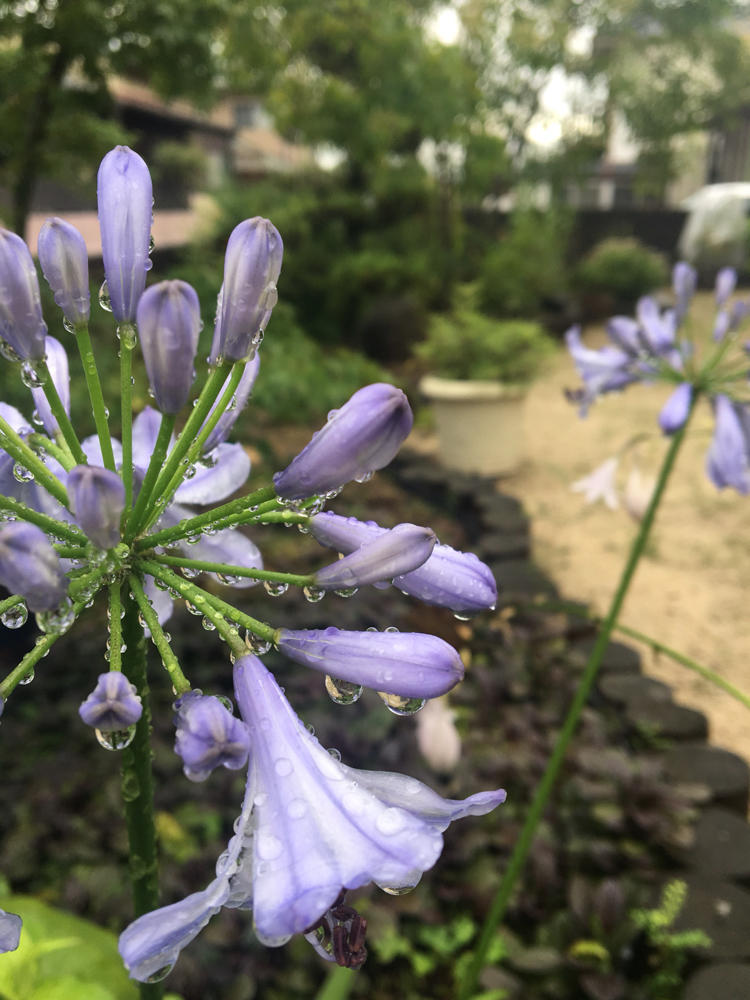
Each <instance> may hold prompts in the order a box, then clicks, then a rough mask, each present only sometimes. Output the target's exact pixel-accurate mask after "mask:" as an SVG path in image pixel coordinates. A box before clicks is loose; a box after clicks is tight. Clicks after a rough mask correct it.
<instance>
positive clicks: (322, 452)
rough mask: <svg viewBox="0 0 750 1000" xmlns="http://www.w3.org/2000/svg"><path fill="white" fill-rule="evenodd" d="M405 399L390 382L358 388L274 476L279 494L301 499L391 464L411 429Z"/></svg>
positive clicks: (410, 416)
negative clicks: (281, 470) (282, 469)
mask: <svg viewBox="0 0 750 1000" xmlns="http://www.w3.org/2000/svg"><path fill="white" fill-rule="evenodd" d="M413 421H414V418H413V416H412V412H411V408H410V407H409V402H408V400H407V398H406V396H405V395H404V394H403V392H402V391H401V390H400V389H397V388H396V387H395V386H393V385H388V384H387V383H385V382H375V383H374V384H373V385H366V386H365V387H364V388H363V389H359V390H357V392H355V393H354V395H353V396H352V397H351V398H350V399H349V400H347V402H346V403H344V405H343V406H342V407H341V409H340V410H332V411H331V413H329V415H328V422H327V423H326V424H324V426H323V427H321V429H320V430H319V431H317V432H316V433H315V434H314V435H313V437H312V440H311V441H310V443H309V444H307V445H306V446H305V447H304V448H303V449H302V451H301V452H300V453H299V455H297V456H296V458H294V459H292V461H291V463H290V464H289V465H288V466H287V467H286V469H284V471H283V472H277V473H276V475H275V476H274V477H273V482H274V486H275V487H276V492H277V494H278V495H279V496H280V497H285V498H286V499H288V500H299V499H302V498H304V497H309V496H313V495H315V494H319V493H329V492H331V491H333V490H338V489H340V488H341V487H342V486H343V485H344V484H345V483H348V482H349V481H350V480H352V479H364V478H366V477H368V476H369V475H370V474H371V473H372V472H374V471H375V470H377V469H382V468H383V467H384V466H386V465H388V463H389V462H390V461H391V459H392V458H393V457H394V456H395V454H396V452H397V451H398V450H399V448H400V447H401V445H402V444H403V442H404V441H405V440H406V438H407V437H408V435H409V432H410V431H411V427H412V423H413Z"/></svg>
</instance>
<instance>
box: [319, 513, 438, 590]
mask: <svg viewBox="0 0 750 1000" xmlns="http://www.w3.org/2000/svg"><path fill="white" fill-rule="evenodd" d="M436 542H437V538H436V536H435V532H434V531H432V530H431V529H430V528H420V527H419V526H418V525H416V524H397V525H396V527H395V528H391V530H390V531H386V532H384V533H383V534H382V535H377V536H376V537H374V538H372V539H368V541H366V542H364V543H363V544H362V545H360V546H359V547H358V548H356V549H354V551H353V552H352V553H351V554H350V555H348V556H345V557H344V558H343V559H339V560H337V562H335V563H332V564H331V565H330V566H326V567H325V568H324V569H319V570H318V571H317V573H316V574H315V585H316V586H318V587H322V588H323V589H324V590H335V589H337V588H347V587H363V586H364V585H365V584H368V583H379V582H382V581H383V580H392V579H393V578H394V577H396V576H401V575H402V574H403V573H408V572H410V571H411V570H414V569H416V568H417V567H418V566H421V565H422V564H423V563H424V562H425V561H426V560H427V559H428V558H429V556H430V554H431V552H432V550H433V549H434V548H435V543H436Z"/></svg>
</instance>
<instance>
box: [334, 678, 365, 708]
mask: <svg viewBox="0 0 750 1000" xmlns="http://www.w3.org/2000/svg"><path fill="white" fill-rule="evenodd" d="M326 691H327V692H328V695H329V697H330V699H331V701H334V702H335V703H336V704H337V705H353V704H354V702H355V701H359V699H360V696H361V695H362V685H361V684H354V683H353V682H352V681H342V680H341V679H340V678H338V677H331V675H330V674H326Z"/></svg>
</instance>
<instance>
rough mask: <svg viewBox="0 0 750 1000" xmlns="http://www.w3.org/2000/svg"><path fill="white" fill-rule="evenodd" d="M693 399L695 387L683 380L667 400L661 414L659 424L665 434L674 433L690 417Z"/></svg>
mask: <svg viewBox="0 0 750 1000" xmlns="http://www.w3.org/2000/svg"><path fill="white" fill-rule="evenodd" d="M692 401H693V387H692V386H691V385H690V383H689V382H681V383H680V384H679V385H678V386H677V388H676V389H675V390H674V392H673V393H672V395H671V396H670V397H669V399H668V400H667V401H666V403H665V404H664V406H663V407H662V410H661V413H660V414H659V426H660V427H661V429H662V430H663V431H664V433H665V434H674V433H675V431H678V430H679V429H680V428H681V427H682V425H683V424H684V423H685V421H686V420H687V418H688V414H689V413H690V404H691V403H692Z"/></svg>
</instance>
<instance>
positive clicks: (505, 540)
mask: <svg viewBox="0 0 750 1000" xmlns="http://www.w3.org/2000/svg"><path fill="white" fill-rule="evenodd" d="M474 551H475V552H476V554H477V555H478V556H479V558H480V559H483V560H484V561H485V562H488V561H490V560H502V559H526V558H527V557H528V555H529V552H530V551H531V542H530V540H529V535H528V532H520V533H519V534H517V535H508V534H505V533H503V532H499V531H496V532H493V533H491V534H489V535H484V536H483V537H481V538H480V539H479V544H478V545H477V546H476V547H475V549H474Z"/></svg>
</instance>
